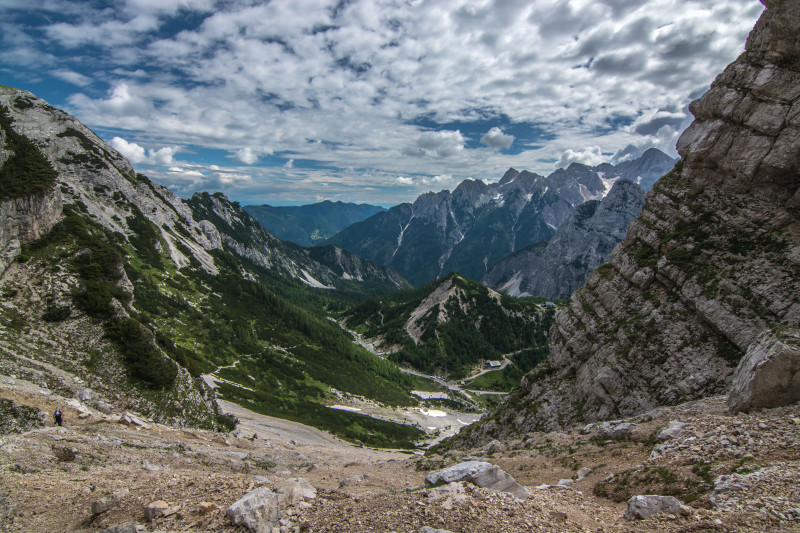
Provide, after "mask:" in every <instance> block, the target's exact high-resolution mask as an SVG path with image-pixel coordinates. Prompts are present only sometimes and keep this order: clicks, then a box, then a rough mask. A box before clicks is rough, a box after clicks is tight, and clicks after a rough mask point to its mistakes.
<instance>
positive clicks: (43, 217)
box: [0, 188, 62, 275]
mask: <svg viewBox="0 0 800 533" xmlns="http://www.w3.org/2000/svg"><path fill="white" fill-rule="evenodd" d="M61 204H62V201H61V191H59V190H58V189H55V188H54V189H52V190H51V191H50V192H49V193H47V194H45V195H44V196H42V197H28V198H13V199H10V200H6V201H4V202H0V275H2V274H3V272H4V271H5V269H6V268H7V267H8V265H10V264H11V262H12V261H13V260H14V259H16V257H17V256H18V255H19V253H20V250H21V248H22V245H23V244H25V243H26V242H30V241H33V240H36V239H38V238H39V237H41V236H42V235H45V234H46V233H48V232H49V231H50V230H51V229H52V228H53V226H54V225H55V223H56V222H58V220H59V219H60V218H61V208H62V205H61Z"/></svg>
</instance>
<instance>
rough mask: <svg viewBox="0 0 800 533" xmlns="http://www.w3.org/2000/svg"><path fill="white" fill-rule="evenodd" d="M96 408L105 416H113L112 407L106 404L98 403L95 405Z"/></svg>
mask: <svg viewBox="0 0 800 533" xmlns="http://www.w3.org/2000/svg"><path fill="white" fill-rule="evenodd" d="M94 408H95V409H97V410H98V411H100V412H101V413H103V414H104V415H110V414H111V411H112V409H111V405H110V404H107V403H106V402H101V401H97V402H95V403H94Z"/></svg>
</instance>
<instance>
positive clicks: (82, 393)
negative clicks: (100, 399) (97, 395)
mask: <svg viewBox="0 0 800 533" xmlns="http://www.w3.org/2000/svg"><path fill="white" fill-rule="evenodd" d="M72 397H73V398H74V399H76V400H78V401H80V402H83V403H86V402H88V401H89V400H92V399H94V391H93V390H92V389H81V390H79V391H77V392H76V393H75V394H74V395H73V396H72Z"/></svg>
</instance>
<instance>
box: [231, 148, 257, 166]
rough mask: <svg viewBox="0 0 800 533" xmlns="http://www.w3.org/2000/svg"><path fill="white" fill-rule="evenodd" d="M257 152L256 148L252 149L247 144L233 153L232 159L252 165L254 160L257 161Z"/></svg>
mask: <svg viewBox="0 0 800 533" xmlns="http://www.w3.org/2000/svg"><path fill="white" fill-rule="evenodd" d="M258 158H259V154H258V152H257V151H256V150H253V149H252V148H250V147H249V146H246V147H244V148H241V149H239V150H237V151H236V153H235V154H233V159H234V160H235V161H238V162H240V163H244V164H245V165H252V164H253V163H255V162H256V161H258Z"/></svg>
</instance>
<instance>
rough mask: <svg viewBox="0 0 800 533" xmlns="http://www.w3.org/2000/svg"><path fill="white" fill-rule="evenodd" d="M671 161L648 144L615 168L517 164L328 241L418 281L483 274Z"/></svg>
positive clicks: (377, 216)
mask: <svg viewBox="0 0 800 533" xmlns="http://www.w3.org/2000/svg"><path fill="white" fill-rule="evenodd" d="M674 164H675V160H673V159H672V158H670V157H669V156H667V155H666V154H664V153H663V152H661V151H659V150H656V149H649V150H647V151H646V152H644V153H643V154H642V155H641V156H640V157H639V158H638V159H636V160H633V161H626V162H623V163H620V164H618V165H616V166H614V165H611V164H608V163H604V164H601V165H598V166H595V167H589V166H586V165H582V164H579V163H573V164H571V165H570V166H569V167H567V168H566V169H558V170H556V171H555V172H553V173H552V174H550V175H549V176H547V177H544V176H540V175H538V174H534V173H531V172H528V171H521V172H520V171H517V170H516V169H513V168H512V169H509V170H508V171H507V172H506V173H505V174H504V175H503V176H502V178H501V179H500V180H499V181H498V182H497V183H490V184H487V183H485V182H483V181H481V180H465V181H463V182H461V183H460V184H459V185H458V187H456V188H455V190H454V191H453V192H450V191H448V190H444V191H440V192H438V193H433V192H430V193H426V194H423V195H421V196H419V197H418V198H417V199H416V200H415V201H414V202H413V203H403V204H400V205H397V206H394V207H392V208H391V209H389V210H388V211H385V212H381V213H377V214H375V215H373V216H371V217H369V218H368V219H366V220H364V221H361V222H357V223H355V224H353V225H351V226H350V227H348V228H346V229H344V230H343V231H341V232H340V233H338V234H337V235H335V236H334V237H332V238H330V239H328V240H327V241H326V243H328V244H335V245H336V246H339V247H341V248H344V249H346V250H349V251H351V252H354V253H356V254H358V255H360V256H362V257H365V258H367V259H369V260H371V261H373V262H375V263H377V264H381V265H387V266H391V267H392V268H394V269H395V270H397V271H398V272H399V273H400V274H401V275H402V276H403V277H404V278H405V279H407V280H408V281H410V282H411V283H412V284H414V285H417V286H419V285H422V284H424V283H427V282H429V281H432V280H433V279H435V278H437V277H441V276H443V275H445V274H447V273H448V272H451V271H456V272H459V273H461V274H463V275H465V276H467V277H469V278H470V279H474V280H480V279H482V278H483V277H484V276H485V275H486V274H487V272H488V271H489V269H490V268H491V267H492V266H494V265H495V264H496V263H498V262H499V261H500V260H502V259H504V258H505V257H507V256H508V255H509V254H512V253H514V252H517V251H519V250H522V249H523V248H526V247H528V246H530V245H532V244H535V243H538V242H543V241H548V240H550V238H552V237H553V235H554V234H555V232H556V230H557V229H558V228H559V226H561V224H562V223H563V222H564V220H566V219H567V217H568V216H569V214H570V213H571V212H572V211H573V209H575V208H576V207H577V206H578V205H581V204H583V203H584V202H586V201H590V200H599V199H601V198H603V197H605V196H606V194H608V193H609V191H610V190H611V188H612V186H613V184H614V183H615V182H616V181H618V180H620V179H628V180H631V181H634V182H637V183H638V182H641V183H642V184H644V185H645V186H646V185H648V184H651V183H652V182H654V181H655V180H656V179H657V178H658V177H660V176H661V175H663V174H665V173H666V172H668V171H669V170H670V169H671V168H672V166H673V165H674Z"/></svg>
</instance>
